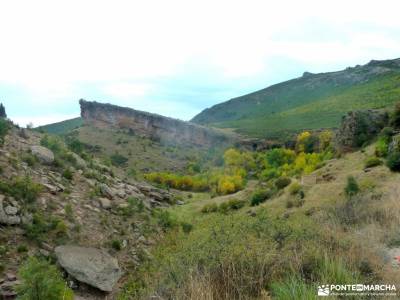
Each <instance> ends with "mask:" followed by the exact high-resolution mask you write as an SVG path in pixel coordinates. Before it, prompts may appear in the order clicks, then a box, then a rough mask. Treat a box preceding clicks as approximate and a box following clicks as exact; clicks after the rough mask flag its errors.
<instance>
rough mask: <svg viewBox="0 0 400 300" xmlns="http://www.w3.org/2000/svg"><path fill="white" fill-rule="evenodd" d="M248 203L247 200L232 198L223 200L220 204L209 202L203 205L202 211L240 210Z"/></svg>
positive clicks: (222, 211)
mask: <svg viewBox="0 0 400 300" xmlns="http://www.w3.org/2000/svg"><path fill="white" fill-rule="evenodd" d="M245 205H246V201H245V200H239V199H230V200H228V201H225V202H222V203H221V204H220V205H217V204H216V203H209V204H206V205H204V206H203V208H202V209H201V212H202V213H211V212H217V211H218V212H220V213H227V212H228V211H230V210H238V209H241V208H242V207H244V206H245Z"/></svg>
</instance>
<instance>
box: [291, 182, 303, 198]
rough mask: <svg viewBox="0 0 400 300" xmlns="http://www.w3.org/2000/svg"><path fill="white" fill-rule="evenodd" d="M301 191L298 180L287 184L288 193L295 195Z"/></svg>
mask: <svg viewBox="0 0 400 300" xmlns="http://www.w3.org/2000/svg"><path fill="white" fill-rule="evenodd" d="M300 191H301V184H300V183H298V182H293V183H292V184H291V185H290V186H289V193H290V194H291V195H296V194H297V193H299V192H300Z"/></svg>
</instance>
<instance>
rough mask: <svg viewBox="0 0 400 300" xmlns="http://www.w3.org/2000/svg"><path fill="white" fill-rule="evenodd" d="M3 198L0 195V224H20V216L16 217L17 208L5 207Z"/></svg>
mask: <svg viewBox="0 0 400 300" xmlns="http://www.w3.org/2000/svg"><path fill="white" fill-rule="evenodd" d="M4 200H5V197H4V196H3V195H0V224H5V225H17V224H19V223H21V218H20V216H18V215H17V213H18V208H17V207H16V206H12V205H5V202H4Z"/></svg>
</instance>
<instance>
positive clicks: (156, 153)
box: [76, 125, 222, 176]
mask: <svg viewBox="0 0 400 300" xmlns="http://www.w3.org/2000/svg"><path fill="white" fill-rule="evenodd" d="M76 134H77V137H78V139H79V140H80V141H82V142H84V143H87V144H89V145H93V146H94V145H98V146H100V147H101V148H100V149H101V150H100V152H99V153H97V154H96V156H99V157H100V158H103V159H107V158H109V157H110V156H111V155H113V154H115V153H119V154H121V155H123V156H125V157H126V158H128V162H127V164H126V166H125V168H123V169H122V170H121V169H120V170H119V171H129V170H130V169H134V170H136V171H137V175H138V176H141V175H143V174H144V173H148V172H152V171H169V172H178V173H179V172H180V171H182V170H184V169H185V168H186V166H187V164H188V162H190V161H197V160H199V159H201V158H204V157H207V155H211V157H212V156H213V152H212V151H213V149H211V150H205V149H200V148H198V147H189V146H180V145H161V144H159V143H157V142H153V141H151V140H150V139H148V138H144V137H140V136H135V135H130V134H128V133H127V132H126V131H123V130H117V129H111V128H109V129H99V128H94V127H92V126H89V125H85V126H82V127H80V128H79V129H78V130H76ZM214 150H215V151H217V153H219V152H218V151H219V150H218V149H214ZM221 151H222V150H221Z"/></svg>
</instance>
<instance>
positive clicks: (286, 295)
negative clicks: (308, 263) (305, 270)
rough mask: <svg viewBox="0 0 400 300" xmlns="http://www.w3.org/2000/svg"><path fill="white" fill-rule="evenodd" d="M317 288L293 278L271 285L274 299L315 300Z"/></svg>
mask: <svg viewBox="0 0 400 300" xmlns="http://www.w3.org/2000/svg"><path fill="white" fill-rule="evenodd" d="M315 291H316V289H315V286H313V285H309V284H307V283H306V282H305V281H304V280H302V279H301V278H299V277H291V278H288V279H286V280H283V281H280V282H274V283H272V284H271V292H272V295H273V296H274V299H315V297H316V296H315V294H316V292H315Z"/></svg>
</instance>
